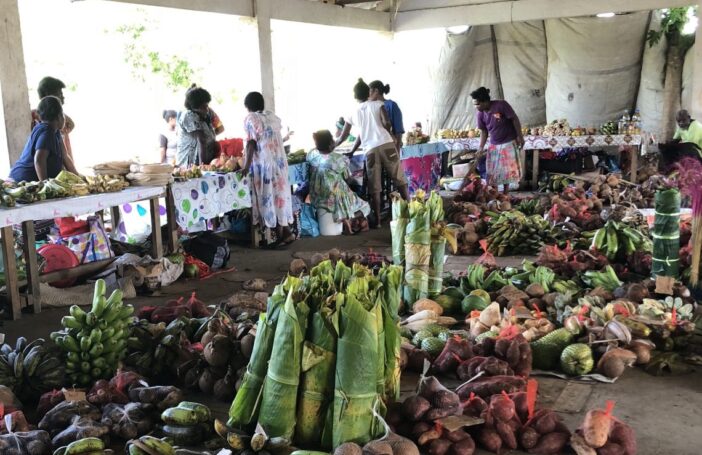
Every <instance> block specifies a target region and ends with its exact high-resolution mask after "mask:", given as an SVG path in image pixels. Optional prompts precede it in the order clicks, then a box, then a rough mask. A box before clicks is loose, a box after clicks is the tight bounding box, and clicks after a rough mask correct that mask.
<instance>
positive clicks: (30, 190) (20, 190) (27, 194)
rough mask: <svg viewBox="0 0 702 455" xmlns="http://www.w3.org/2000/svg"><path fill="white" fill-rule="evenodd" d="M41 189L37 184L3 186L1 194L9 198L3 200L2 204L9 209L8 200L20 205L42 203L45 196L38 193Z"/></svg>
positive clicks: (26, 183)
mask: <svg viewBox="0 0 702 455" xmlns="http://www.w3.org/2000/svg"><path fill="white" fill-rule="evenodd" d="M41 189H42V187H41V184H40V183H39V182H19V183H18V184H16V185H12V186H4V187H3V193H4V195H5V196H9V198H3V201H4V204H5V205H8V206H9V207H11V206H12V205H10V203H9V199H10V198H11V199H12V200H14V201H15V202H19V203H20V204H31V203H32V202H38V201H43V200H45V199H46V194H45V193H42V192H40V191H41Z"/></svg>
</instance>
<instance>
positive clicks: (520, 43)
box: [495, 21, 548, 126]
mask: <svg viewBox="0 0 702 455" xmlns="http://www.w3.org/2000/svg"><path fill="white" fill-rule="evenodd" d="M495 37H496V43H497V55H498V60H499V63H500V65H499V68H500V80H501V81H502V90H503V92H504V99H506V100H509V102H510V103H511V104H512V106H518V108H519V119H520V120H521V122H522V124H523V125H525V126H526V125H541V124H543V123H545V122H546V98H545V97H546V68H547V66H548V60H547V56H546V32H545V30H544V23H543V22H542V21H537V22H516V23H514V24H499V25H495Z"/></svg>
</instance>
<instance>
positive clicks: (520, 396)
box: [509, 392, 529, 422]
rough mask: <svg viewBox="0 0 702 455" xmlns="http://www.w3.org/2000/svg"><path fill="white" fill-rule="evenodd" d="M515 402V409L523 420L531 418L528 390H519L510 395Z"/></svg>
mask: <svg viewBox="0 0 702 455" xmlns="http://www.w3.org/2000/svg"><path fill="white" fill-rule="evenodd" d="M509 397H510V398H511V399H512V402H513V403H514V411H515V413H516V414H517V417H519V420H520V421H521V422H526V421H527V419H528V418H529V409H528V407H527V394H526V392H517V393H513V394H511V395H510V396H509Z"/></svg>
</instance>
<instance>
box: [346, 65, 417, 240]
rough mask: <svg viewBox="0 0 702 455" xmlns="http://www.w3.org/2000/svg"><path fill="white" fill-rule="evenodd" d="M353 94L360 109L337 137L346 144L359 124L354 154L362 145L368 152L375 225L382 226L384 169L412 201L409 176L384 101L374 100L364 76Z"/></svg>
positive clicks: (402, 192) (349, 119)
mask: <svg viewBox="0 0 702 455" xmlns="http://www.w3.org/2000/svg"><path fill="white" fill-rule="evenodd" d="M353 94H354V97H355V98H356V101H358V103H359V105H358V109H357V110H356V112H354V113H353V115H352V116H351V117H350V118H348V119H346V124H345V125H344V130H343V131H342V133H341V136H339V138H338V139H337V140H336V143H335V144H334V146H335V147H338V146H339V145H341V144H343V143H344V141H346V138H348V137H349V134H350V133H351V128H352V127H354V126H355V127H356V128H357V129H358V132H359V135H358V138H357V139H356V143H355V144H354V145H353V148H352V149H351V152H350V154H351V155H353V153H354V152H355V151H356V150H357V149H358V147H359V146H360V145H361V144H362V145H363V148H364V150H365V152H366V173H367V175H368V192H369V193H370V195H371V202H372V204H371V208H372V209H373V214H374V215H375V220H374V222H373V227H375V228H379V227H380V226H381V224H380V209H381V207H380V193H381V192H382V190H383V187H382V182H381V180H382V173H383V169H385V171H386V172H387V174H388V175H389V176H390V178H391V179H392V180H393V184H394V185H395V188H396V189H397V191H398V192H399V193H400V195H401V196H402V198H403V199H405V200H408V199H409V195H408V194H407V179H406V178H405V173H404V171H403V170H402V163H401V162H400V153H399V152H398V151H397V149H396V148H395V139H394V138H393V136H392V134H390V131H391V130H392V126H391V125H390V119H389V118H388V113H387V111H386V110H385V106H384V105H383V102H382V101H373V100H370V99H369V97H370V87H368V84H366V83H365V82H364V81H363V79H359V80H358V82H357V83H356V85H355V86H354V87H353Z"/></svg>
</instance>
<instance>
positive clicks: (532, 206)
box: [514, 198, 543, 215]
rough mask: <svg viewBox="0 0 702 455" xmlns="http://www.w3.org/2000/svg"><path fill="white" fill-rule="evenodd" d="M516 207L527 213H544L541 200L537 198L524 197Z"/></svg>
mask: <svg viewBox="0 0 702 455" xmlns="http://www.w3.org/2000/svg"><path fill="white" fill-rule="evenodd" d="M514 208H515V209H516V210H519V211H520V212H522V213H523V214H525V215H538V214H541V213H543V208H542V207H541V202H540V201H539V200H538V199H537V198H533V199H524V200H522V201H521V202H520V203H519V204H517V205H516V207H514Z"/></svg>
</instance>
